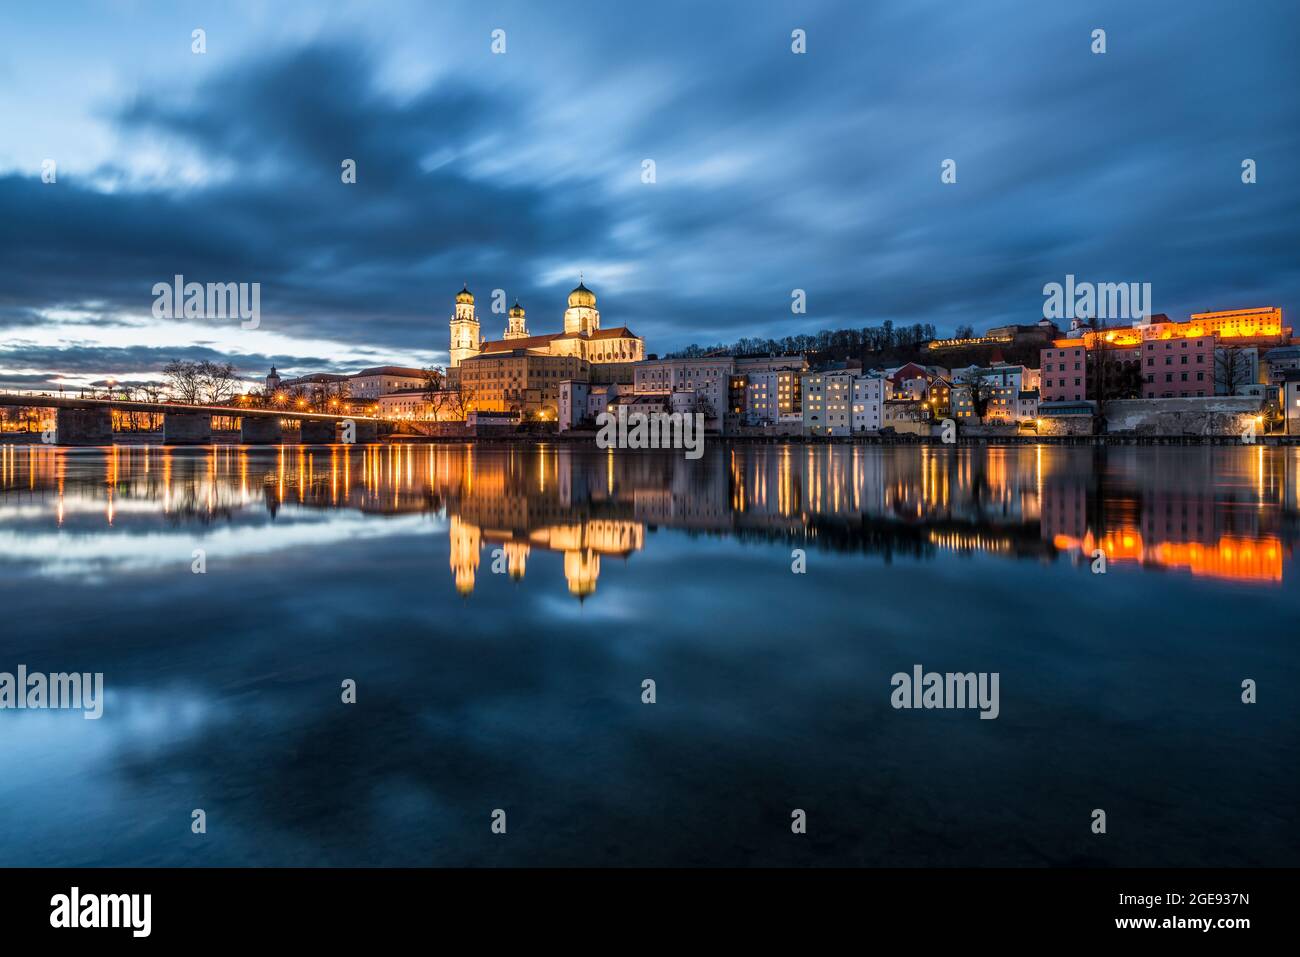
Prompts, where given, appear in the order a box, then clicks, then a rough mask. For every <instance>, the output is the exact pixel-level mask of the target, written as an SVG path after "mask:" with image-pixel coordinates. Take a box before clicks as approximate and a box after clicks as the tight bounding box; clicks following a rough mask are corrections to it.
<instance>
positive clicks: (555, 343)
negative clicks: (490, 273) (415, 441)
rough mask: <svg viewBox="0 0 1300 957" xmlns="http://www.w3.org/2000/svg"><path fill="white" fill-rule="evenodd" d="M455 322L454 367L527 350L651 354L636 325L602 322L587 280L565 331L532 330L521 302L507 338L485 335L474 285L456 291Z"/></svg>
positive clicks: (572, 303)
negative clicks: (604, 326) (607, 326)
mask: <svg viewBox="0 0 1300 957" xmlns="http://www.w3.org/2000/svg"><path fill="white" fill-rule="evenodd" d="M450 326H451V347H450V350H449V351H450V363H449V365H450V368H452V369H458V368H460V366H461V364H462V363H464V362H466V361H467V360H470V359H477V358H480V357H488V356H505V355H510V354H515V353H518V352H520V351H521V350H522V351H523V352H524V353H526V354H528V355H531V356H539V357H545V356H553V357H567V358H573V359H581V360H582V361H584V362H588V363H614V362H639V361H641V360H642V359H644V358H645V344H644V342H643V341H642V339H641V337H640V336H638V335H636V334H634V333H633V332H632V330H631V329H629V328H627V327H626V326H617V327H615V328H612V329H602V328H601V327H600V311H599V310H598V309H597V308H596V294H595V293H594V292H592V291H591V290H590V289H588V288H587V287H586V286H584V285H583V284H582V283H578V285H577V288H575V289H574V290H573V291H572V292H571V293H569V306H568V308H567V309H565V310H564V331H563V332H552V333H545V334H542V335H532V334H531V333H529V331H528V322H527V316H526V314H525V312H524V309H523V307H522V306H520V305H519V303H518V302H516V303H515V304H514V305H513V306H511V307H510V311H509V313H508V314H507V316H506V327H505V330H504V332H503V334H502V336H501V338H500V339H488V340H484V339H483V338H482V336H481V325H480V323H479V318H478V314H477V313H476V312H475V311H474V294H473V293H472V292H470V291H469V287H468V286H466V287H465V288H464V289H462V290H461V291H460V292H458V293H457V294H456V311H455V312H454V313H453V314H452V317H451V322H450Z"/></svg>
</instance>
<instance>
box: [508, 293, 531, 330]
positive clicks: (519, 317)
mask: <svg viewBox="0 0 1300 957" xmlns="http://www.w3.org/2000/svg"><path fill="white" fill-rule="evenodd" d="M505 338H506V339H527V338H528V325H527V324H526V323H525V322H524V307H523V306H521V305H519V300H518V299H516V300H515V304H514V305H513V306H511V307H510V312H509V313H508V314H507V319H506V334H505Z"/></svg>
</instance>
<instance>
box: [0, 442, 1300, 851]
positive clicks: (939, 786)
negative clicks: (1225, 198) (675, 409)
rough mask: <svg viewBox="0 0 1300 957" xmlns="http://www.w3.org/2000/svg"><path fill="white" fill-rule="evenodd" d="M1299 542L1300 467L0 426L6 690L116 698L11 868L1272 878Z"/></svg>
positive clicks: (16, 780)
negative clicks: (1252, 870) (985, 711)
mask: <svg viewBox="0 0 1300 957" xmlns="http://www.w3.org/2000/svg"><path fill="white" fill-rule="evenodd" d="M1298 536H1300V450H1295V449H1264V448H1251V447H1241V448H1187V449H1182V448H1176V449H1163V448H1162V449H1156V448H1113V449H1092V448H1073V447H1070V448H1065V447H1042V448H1035V447H1016V448H1005V449H1004V448H993V449H962V448H940V449H930V448H914V447H907V448H871V447H857V448H849V447H835V448H831V447H826V446H820V447H806V446H802V445H797V444H796V445H789V446H766V447H752V448H751V447H735V448H731V447H727V446H724V445H722V444H720V443H719V444H715V445H713V446H712V447H711V448H709V450H708V452H707V453H706V455H705V457H704V458H703V459H701V460H699V461H695V462H691V461H687V460H685V459H683V458H682V457H681V456H680V454H667V453H664V454H659V453H642V454H638V453H623V454H609V453H601V452H596V451H594V450H584V449H572V448H567V447H562V448H556V447H547V446H543V447H528V448H523V447H495V448H493V447H486V446H479V447H476V448H470V447H449V446H437V447H428V446H420V447H408V448H387V447H385V448H379V447H373V448H369V449H361V448H345V447H333V448H331V447H313V448H299V447H286V448H284V449H256V450H254V449H241V448H235V447H218V448H216V449H215V450H163V449H159V448H118V449H116V450H74V449H50V448H31V447H0V599H2V600H3V606H2V611H3V620H2V623H0V671H10V672H12V671H15V670H16V668H17V666H18V665H19V664H25V665H27V667H28V669H29V670H30V671H44V672H55V671H89V672H95V671H102V672H103V673H104V675H105V683H106V703H105V711H104V716H103V718H102V719H101V720H99V721H87V720H84V719H83V718H82V716H81V714H80V713H79V712H67V711H13V710H5V711H0V864H4V865H47V864H48V865H119V864H120V865H137V864H138V865H157V864H265V865H284V864H308V865H317V864H329V865H354V864H355V865H361V864H365V865H379V864H398V865H438V864H452V865H466V864H489V865H492V864H528V865H532V864H539V865H540V864H560V865H568V864H615V865H623V864H626V865H632V864H871V865H901V866H914V865H932V864H973V865H981V864H988V865H995V864H1017V865H1021V864H1027V865H1047V864H1119V865H1163V864H1172V865H1198V864H1199V865H1208V864H1228V865H1251V864H1270V865H1273V864H1290V865H1295V864H1298V863H1300V839H1298V836H1297V834H1298V831H1297V828H1296V825H1295V821H1294V815H1295V809H1296V805H1297V803H1298V802H1297V797H1298V796H1300V795H1298V789H1297V780H1298V779H1300V775H1297V772H1296V757H1297V743H1298V742H1300V733H1298V731H1300V718H1298V716H1297V705H1296V695H1295V689H1296V688H1297V686H1298V685H1300V629H1297V611H1298V610H1300V601H1298V600H1297V588H1296V584H1297V581H1298V580H1300V568H1298V567H1297V562H1296V557H1295V546H1296V542H1297V537H1298ZM196 549H202V550H204V552H205V553H206V562H207V572H206V574H202V575H200V574H194V573H193V572H192V564H193V562H194V551H195V550H196ZM793 549H803V550H805V551H806V555H807V572H806V574H802V575H796V574H792V572H791V561H792V559H791V552H792V550H793ZM1098 549H1101V550H1103V551H1104V552H1105V553H1106V555H1107V556H1108V558H1109V562H1108V570H1107V573H1106V574H1104V575H1098V574H1093V573H1092V571H1091V566H1092V563H1093V559H1092V556H1093V553H1094V551H1096V550H1098ZM914 664H921V665H923V666H924V667H925V668H926V669H927V670H931V669H933V670H937V671H996V672H999V674H1000V676H1001V679H1000V692H1001V702H1000V704H1001V714H1000V717H999V718H998V719H997V720H992V721H989V720H979V719H978V717H977V713H976V712H974V711H903V710H899V711H896V710H894V709H893V708H891V707H890V704H889V696H890V691H891V687H890V677H891V675H892V674H894V673H895V672H898V671H907V672H910V671H911V669H912V666H913V665H914ZM349 678H350V679H353V680H355V681H356V682H357V688H358V691H357V703H356V704H354V705H345V704H343V703H342V702H341V701H340V684H341V682H342V681H343V680H344V679H349ZM646 678H653V679H654V680H655V682H656V683H657V697H658V701H657V703H656V704H654V705H646V704H642V703H641V682H642V681H643V680H644V679H646ZM1245 678H1252V679H1254V680H1256V681H1257V682H1258V684H1259V703H1258V704H1254V705H1245V704H1243V703H1242V702H1241V699H1240V695H1241V690H1240V687H1241V682H1242V680H1243V679H1245ZM194 808H203V809H204V810H205V811H206V813H207V822H208V832H207V834H206V835H195V834H192V833H191V830H190V820H191V811H192V810H193V809H194ZM494 808H503V809H505V810H506V812H507V814H508V833H507V835H506V836H504V837H501V836H494V835H493V834H491V832H490V830H489V823H490V815H491V813H492V810H493V809H494ZM793 808H802V809H804V810H805V811H806V812H807V814H808V834H807V835H806V836H796V835H793V834H791V832H790V813H791V809H793ZM1093 808H1103V809H1105V810H1106V812H1107V815H1108V825H1109V826H1108V833H1107V834H1106V835H1105V836H1104V837H1099V836H1096V835H1093V834H1092V833H1091V832H1090V830H1089V824H1090V821H1091V817H1090V815H1091V811H1092V809H1093Z"/></svg>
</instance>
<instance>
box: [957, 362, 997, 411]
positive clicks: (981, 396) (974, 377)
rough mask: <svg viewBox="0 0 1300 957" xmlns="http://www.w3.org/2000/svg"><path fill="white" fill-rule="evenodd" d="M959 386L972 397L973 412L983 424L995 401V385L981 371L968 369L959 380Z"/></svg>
mask: <svg viewBox="0 0 1300 957" xmlns="http://www.w3.org/2000/svg"><path fill="white" fill-rule="evenodd" d="M957 384H958V386H959V387H960V388H961V389H963V390H965V392H966V394H967V395H968V396H969V397H970V407H971V411H972V412H974V413H975V418H977V419H978V420H979V421H980V422H981V423H982V422H983V421H984V416H985V415H986V414H987V413H988V410H989V402H990V401H991V400H992V399H993V383H992V382H990V381H989V378H988V376H987V375H985V374H984V373H983V372H981V371H980V370H979V369H967V370H966V371H965V372H963V373H962V374H961V376H960V377H959V378H958V380H957Z"/></svg>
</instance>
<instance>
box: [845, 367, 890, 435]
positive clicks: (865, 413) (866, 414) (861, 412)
mask: <svg viewBox="0 0 1300 957" xmlns="http://www.w3.org/2000/svg"><path fill="white" fill-rule="evenodd" d="M884 401H885V380H884V379H883V378H881V377H879V376H866V375H862V376H856V377H855V378H854V379H853V414H852V417H851V419H850V424H851V427H852V430H853V431H854V432H879V431H880V425H881V418H880V416H881V412H882V405H883V403H884Z"/></svg>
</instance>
